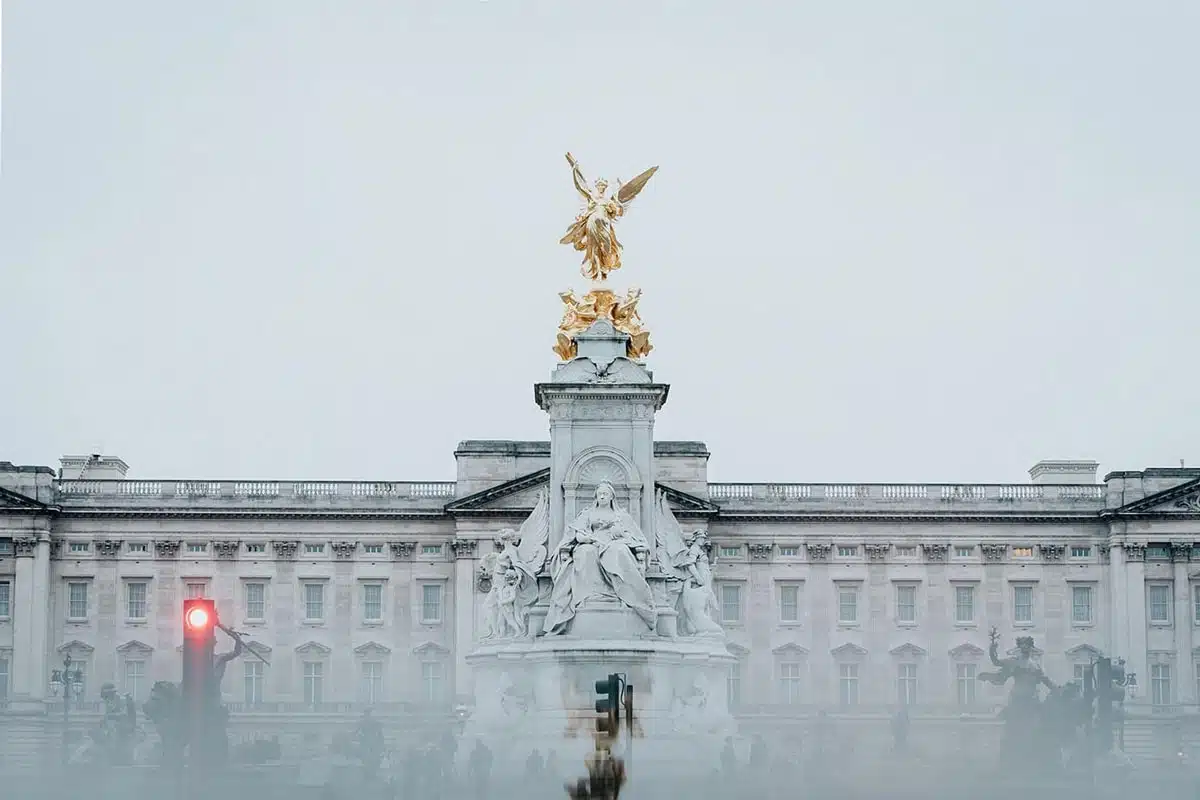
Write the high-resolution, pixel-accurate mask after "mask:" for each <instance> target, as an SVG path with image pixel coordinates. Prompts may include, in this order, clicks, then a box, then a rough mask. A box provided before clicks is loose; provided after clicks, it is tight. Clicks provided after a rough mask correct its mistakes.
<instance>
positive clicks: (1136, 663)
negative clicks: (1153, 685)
mask: <svg viewBox="0 0 1200 800" xmlns="http://www.w3.org/2000/svg"><path fill="white" fill-rule="evenodd" d="M1114 549H1115V548H1114ZM1122 549H1123V550H1124V551H1125V570H1124V573H1125V597H1126V603H1127V607H1128V609H1129V615H1128V624H1127V628H1126V629H1127V631H1128V634H1127V636H1128V652H1127V653H1121V654H1119V655H1123V656H1124V657H1125V663H1126V667H1125V669H1126V670H1127V671H1129V672H1133V673H1134V674H1136V675H1137V681H1138V698H1137V700H1136V702H1137V703H1138V704H1139V705H1141V704H1144V703H1149V702H1150V671H1149V669H1148V668H1147V666H1146V664H1147V661H1146V627H1147V622H1146V546H1145V545H1144V544H1131V543H1126V544H1125V545H1124V546H1123V548H1122Z"/></svg>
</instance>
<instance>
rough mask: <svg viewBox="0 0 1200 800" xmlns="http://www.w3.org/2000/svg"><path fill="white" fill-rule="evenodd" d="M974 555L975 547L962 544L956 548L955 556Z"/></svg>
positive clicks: (965, 556)
mask: <svg viewBox="0 0 1200 800" xmlns="http://www.w3.org/2000/svg"><path fill="white" fill-rule="evenodd" d="M973 555H975V548H974V547H969V546H966V545H961V544H960V545H957V546H956V547H955V548H954V557H955V558H970V557H971V556H973Z"/></svg>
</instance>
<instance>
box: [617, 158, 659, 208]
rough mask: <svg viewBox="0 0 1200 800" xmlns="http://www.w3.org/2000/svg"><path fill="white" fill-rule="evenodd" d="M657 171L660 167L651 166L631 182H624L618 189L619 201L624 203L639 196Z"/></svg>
mask: <svg viewBox="0 0 1200 800" xmlns="http://www.w3.org/2000/svg"><path fill="white" fill-rule="evenodd" d="M656 172H658V167H651V168H650V169H648V170H646V171H645V172H643V173H642V174H641V175H638V176H637V177H636V178H634V179H633V180H631V181H630V182H629V183H625V184H622V185H621V188H620V189H618V190H617V202H619V203H621V204H622V205H624V204H625V203H628V202H630V201H631V200H633V198H635V197H637V196H638V193H639V192H640V191H642V188H643V187H644V186H645V185H646V184H647V183H648V182H649V181H650V179H651V178H652V177H654V173H656Z"/></svg>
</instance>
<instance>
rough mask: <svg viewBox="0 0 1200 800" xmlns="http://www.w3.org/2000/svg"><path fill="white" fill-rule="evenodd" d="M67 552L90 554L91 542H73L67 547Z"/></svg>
mask: <svg viewBox="0 0 1200 800" xmlns="http://www.w3.org/2000/svg"><path fill="white" fill-rule="evenodd" d="M67 550H69V551H70V552H72V553H89V552H91V550H92V545H91V543H90V542H71V543H70V544H69V545H67Z"/></svg>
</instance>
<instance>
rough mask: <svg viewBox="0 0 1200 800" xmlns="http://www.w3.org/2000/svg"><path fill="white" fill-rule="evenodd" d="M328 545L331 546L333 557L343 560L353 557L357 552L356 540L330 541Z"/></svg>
mask: <svg viewBox="0 0 1200 800" xmlns="http://www.w3.org/2000/svg"><path fill="white" fill-rule="evenodd" d="M329 546H330V547H331V548H333V555H334V557H335V558H340V559H341V560H343V561H345V560H347V559H351V558H354V554H355V553H356V552H358V542H330V543H329Z"/></svg>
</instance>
